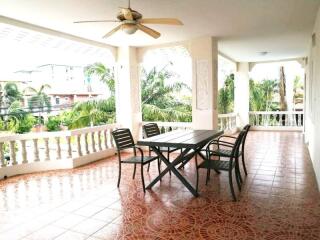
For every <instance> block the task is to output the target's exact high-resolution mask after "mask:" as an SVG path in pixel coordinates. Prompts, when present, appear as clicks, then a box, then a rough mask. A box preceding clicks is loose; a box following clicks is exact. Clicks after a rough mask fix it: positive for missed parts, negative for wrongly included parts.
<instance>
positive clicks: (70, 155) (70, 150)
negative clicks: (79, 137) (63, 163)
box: [66, 136, 72, 158]
mask: <svg viewBox="0 0 320 240" xmlns="http://www.w3.org/2000/svg"><path fill="white" fill-rule="evenodd" d="M66 138H67V147H68V155H67V158H72V147H71V136H67V137H66Z"/></svg>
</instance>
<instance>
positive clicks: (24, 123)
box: [6, 101, 36, 133]
mask: <svg viewBox="0 0 320 240" xmlns="http://www.w3.org/2000/svg"><path fill="white" fill-rule="evenodd" d="M6 123H7V126H6V128H7V130H10V131H12V132H15V133H26V132H29V131H30V130H31V128H32V127H33V126H34V124H35V123H36V119H35V118H34V117H33V116H32V115H31V114H29V113H27V112H26V111H24V110H23V109H22V106H21V103H20V102H19V101H15V102H13V103H12V104H11V105H10V107H9V108H8V117H7V119H6Z"/></svg>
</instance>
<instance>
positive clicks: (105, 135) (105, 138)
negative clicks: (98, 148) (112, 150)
mask: <svg viewBox="0 0 320 240" xmlns="http://www.w3.org/2000/svg"><path fill="white" fill-rule="evenodd" d="M107 131H108V130H104V131H103V136H104V146H105V147H106V149H108V138H107V136H108V134H107V133H108V132H107Z"/></svg>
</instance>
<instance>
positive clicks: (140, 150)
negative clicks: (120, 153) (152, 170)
mask: <svg viewBox="0 0 320 240" xmlns="http://www.w3.org/2000/svg"><path fill="white" fill-rule="evenodd" d="M134 147H135V148H136V149H138V150H139V152H140V155H141V162H143V151H142V148H141V147H138V146H134Z"/></svg>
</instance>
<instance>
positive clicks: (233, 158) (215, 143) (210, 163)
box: [196, 130, 246, 201]
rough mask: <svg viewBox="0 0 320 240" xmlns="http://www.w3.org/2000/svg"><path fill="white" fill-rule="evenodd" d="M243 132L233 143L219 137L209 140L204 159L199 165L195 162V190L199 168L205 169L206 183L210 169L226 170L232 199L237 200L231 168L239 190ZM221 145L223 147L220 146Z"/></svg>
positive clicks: (243, 131)
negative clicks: (222, 158)
mask: <svg viewBox="0 0 320 240" xmlns="http://www.w3.org/2000/svg"><path fill="white" fill-rule="evenodd" d="M245 133H246V131H245V130H242V131H241V132H240V134H239V135H238V137H237V138H236V140H235V142H234V143H230V142H225V141H221V140H219V139H214V140H212V141H211V142H209V144H208V145H207V148H206V160H204V161H203V162H202V163H200V164H199V165H198V164H197V163H196V164H197V184H196V189H197V190H198V184H199V172H198V170H199V168H205V169H207V177H206V184H208V181H209V178H210V170H211V169H213V170H217V171H228V174H229V185H230V190H231V194H232V197H233V200H234V201H237V198H236V195H235V192H234V188H233V182H232V173H233V169H235V171H234V172H235V177H236V182H237V185H238V188H239V190H241V180H240V179H241V176H240V170H239V157H240V156H241V151H240V147H241V144H242V141H243V137H244V135H245ZM221 147H224V148H221ZM214 157H218V160H217V159H212V158H214ZM221 157H224V158H229V160H221ZM196 161H197V160H196Z"/></svg>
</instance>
